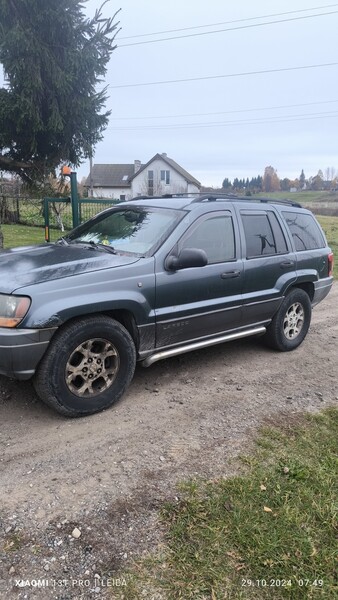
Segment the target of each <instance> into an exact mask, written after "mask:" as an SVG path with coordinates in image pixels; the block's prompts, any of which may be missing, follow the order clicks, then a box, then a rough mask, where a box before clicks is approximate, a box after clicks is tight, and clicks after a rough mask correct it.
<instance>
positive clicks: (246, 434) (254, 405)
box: [0, 283, 338, 600]
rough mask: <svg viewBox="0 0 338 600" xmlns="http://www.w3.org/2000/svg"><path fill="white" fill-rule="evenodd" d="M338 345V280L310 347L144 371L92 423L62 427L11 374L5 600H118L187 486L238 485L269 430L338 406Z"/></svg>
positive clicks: (212, 356)
mask: <svg viewBox="0 0 338 600" xmlns="http://www.w3.org/2000/svg"><path fill="white" fill-rule="evenodd" d="M337 340H338V284H337V283H335V285H334V286H333V290H332V292H331V293H330V295H329V296H328V298H327V299H326V300H325V301H324V302H323V303H322V304H320V305H319V306H318V307H316V308H315V309H314V312H313V319H312V325H311V329H310V332H309V334H308V336H307V338H306V340H305V341H304V343H303V344H302V346H301V347H300V348H299V349H298V350H296V351H294V352H291V353H278V352H274V351H272V350H269V349H266V348H265V347H264V346H262V344H261V343H260V341H259V340H256V339H247V340H243V341H241V342H235V343H231V344H230V343H229V344H224V345H222V346H215V347H213V348H210V349H208V350H204V351H198V352H194V353H192V354H189V355H188V354H187V355H183V356H181V357H177V358H172V359H169V360H167V361H163V362H161V363H157V364H155V365H154V366H153V367H151V368H149V369H143V368H142V367H139V368H138V369H137V371H136V375H135V378H134V381H133V383H132V385H131V387H130V388H129V391H128V393H127V394H126V395H125V396H124V398H123V399H122V400H121V401H120V402H119V403H118V404H117V405H116V406H115V407H113V408H112V409H110V410H108V411H106V412H104V413H101V414H98V415H94V416H91V417H85V418H82V419H76V420H74V419H71V420H70V419H66V418H63V417H60V416H59V415H57V414H56V413H54V412H53V411H52V410H50V409H49V408H47V407H46V406H44V405H43V404H41V402H40V401H39V400H38V399H37V398H36V396H35V394H34V391H33V389H32V387H31V386H30V384H28V383H25V382H21V383H18V382H15V381H12V380H7V379H5V378H3V377H0V409H1V414H2V418H1V425H0V444H1V448H2V451H1V455H0V511H1V512H0V548H1V552H0V597H1V598H5V597H6V598H28V599H33V598H34V599H35V598H43V599H44V598H46V599H49V598H58V599H59V600H61V599H63V600H66V599H67V600H68V599H69V598H93V597H97V598H106V597H109V598H114V589H113V588H114V586H117V585H123V584H124V580H123V577H124V575H123V573H124V570H125V567H126V565H128V562H129V560H130V559H132V558H133V557H135V556H138V555H140V554H142V553H145V552H147V551H149V550H154V549H155V548H156V546H157V544H158V543H160V542H161V528H160V527H159V525H158V520H157V509H158V507H159V505H160V504H161V502H162V501H163V499H165V498H167V499H168V498H169V499H174V498H175V496H176V495H177V493H178V492H177V487H176V484H177V482H179V481H180V480H182V479H184V478H187V477H190V476H203V477H208V478H213V477H219V476H229V475H231V474H233V473H235V472H236V470H237V468H238V467H237V462H236V457H237V456H238V454H240V453H243V452H244V453H245V452H250V449H251V447H252V440H253V436H254V434H255V433H256V431H257V428H258V427H259V426H260V425H261V424H266V423H269V424H271V423H275V424H278V423H281V422H283V421H285V420H290V419H297V417H298V415H299V414H300V413H302V412H304V411H308V412H315V411H318V410H321V409H323V408H324V407H327V406H333V405H337V404H338V384H337V375H336V371H337V365H338V343H337ZM76 529H77V530H78V532H76ZM74 530H75V531H74ZM76 534H78V535H79V537H78V538H76ZM95 575H99V576H100V577H101V579H99V578H98V577H95ZM108 575H110V579H106V577H107V576H108ZM60 580H62V582H60ZM81 581H82V583H80V582H81ZM32 582H33V583H32ZM34 582H35V583H34ZM59 582H60V583H59ZM38 584H39V585H40V586H42V587H39V588H37V587H33V586H36V585H38Z"/></svg>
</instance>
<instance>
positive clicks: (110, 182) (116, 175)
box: [85, 153, 201, 200]
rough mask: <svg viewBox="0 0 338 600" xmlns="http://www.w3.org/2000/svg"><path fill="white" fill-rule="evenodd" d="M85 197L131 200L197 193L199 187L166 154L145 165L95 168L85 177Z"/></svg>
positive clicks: (138, 163)
mask: <svg viewBox="0 0 338 600" xmlns="http://www.w3.org/2000/svg"><path fill="white" fill-rule="evenodd" d="M85 187H86V188H87V189H88V196H93V197H94V198H115V199H119V200H130V199H131V198H135V197H136V196H157V195H163V194H183V193H189V192H191V193H196V192H199V191H200V188H201V184H200V182H199V181H198V180H197V179H195V177H193V176H192V175H190V173H188V171H186V170H185V169H183V167H181V166H180V165H179V164H178V163H177V162H175V161H174V160H173V159H172V158H169V157H168V156H167V155H166V154H165V153H163V154H155V156H153V158H151V159H150V160H149V161H148V162H147V163H146V164H142V163H141V161H139V160H135V161H134V163H133V164H115V165H114V164H105V165H103V164H96V165H93V167H92V172H91V174H89V176H88V177H87V180H86V182H85Z"/></svg>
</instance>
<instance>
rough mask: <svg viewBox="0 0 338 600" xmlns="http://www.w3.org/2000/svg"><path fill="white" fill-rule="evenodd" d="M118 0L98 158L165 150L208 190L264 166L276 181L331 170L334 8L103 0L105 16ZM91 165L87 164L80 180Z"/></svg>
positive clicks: (321, 0) (337, 164)
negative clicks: (275, 175)
mask: <svg viewBox="0 0 338 600" xmlns="http://www.w3.org/2000/svg"><path fill="white" fill-rule="evenodd" d="M100 4H101V0H88V2H87V3H86V4H85V11H86V12H87V13H88V14H89V15H92V14H93V13H94V10H95V8H97V7H98V6H100ZM121 5H122V10H121V11H120V12H119V14H118V17H117V19H118V20H119V21H120V27H121V28H122V29H121V31H120V33H119V34H118V36H117V38H116V42H117V45H118V47H117V49H116V50H115V51H114V52H113V54H112V57H111V60H110V63H109V67H108V72H107V77H106V84H107V85H108V86H109V88H108V93H109V100H108V103H107V108H109V109H111V110H112V115H111V118H110V123H109V126H108V129H107V130H106V132H105V134H104V140H103V141H102V142H101V143H100V144H99V145H98V146H97V148H96V151H95V158H94V162H95V163H132V162H133V161H134V160H135V159H139V160H141V161H142V162H147V161H148V160H149V159H150V158H151V157H152V156H153V155H154V154H156V153H157V152H160V153H161V152H166V153H167V154H168V156H170V157H171V158H173V159H174V160H176V161H177V162H178V163H179V164H180V165H182V166H183V167H184V168H185V169H187V170H188V171H189V172H190V173H191V174H192V175H193V176H195V177H196V178H197V179H199V180H200V181H201V182H202V184H203V185H213V186H215V187H216V186H220V185H221V183H222V181H223V179H224V178H225V177H228V178H230V179H233V178H234V177H249V178H250V177H252V176H256V175H257V174H263V173H264V168H265V167H266V166H267V165H272V166H273V167H275V169H277V171H278V174H279V176H280V178H283V177H289V178H294V177H297V176H299V174H300V172H301V170H302V169H304V172H305V175H306V177H309V176H310V175H315V174H316V173H317V172H318V170H319V169H322V170H323V171H324V170H325V169H326V168H327V167H334V168H336V169H338V152H337V150H338V148H337V138H338V135H337V117H338V90H337V86H338V76H337V74H338V53H337V50H336V47H337V42H336V40H337V30H338V3H333V2H332V3H330V2H329V0H327V1H326V2H325V0H310V2H309V0H272V1H271V0H269V1H265V0H256V1H255V2H252V1H249V0H236V1H226V0H209V1H208V2H206V1H205V0H203V1H202V0H184V1H183V0H170V2H163V1H162V2H161V1H159V0H143V1H140V0H138V1H136V0H123V2H122V0H109V2H108V3H107V4H106V5H105V6H104V8H103V14H104V16H111V15H112V14H113V13H114V12H115V11H116V10H118V9H119V8H120V6H121ZM309 9H311V10H309ZM287 13H289V14H287ZM324 13H326V14H324ZM314 15H315V16H314ZM320 15H321V16H320ZM269 23H270V24H269ZM179 29H180V30H181V31H177V30H179ZM170 30H176V31H170ZM220 30H223V31H220ZM215 31H219V32H218V33H212V32H215ZM154 32H163V33H160V34H158V35H148V36H145V37H141V36H144V34H153V33H154ZM209 32H211V33H209ZM196 34H203V35H196ZM177 36H182V37H181V39H169V40H164V41H157V42H154V40H159V39H162V40H163V38H176V37H177ZM140 42H142V43H140ZM144 42H151V43H144ZM330 63H331V64H330ZM332 63H336V64H334V65H332ZM319 65H326V66H319ZM300 67H307V68H300ZM264 71H265V72H264ZM267 71H269V72H267ZM259 72H260V73H259ZM194 78H196V80H195V81H179V82H175V83H159V82H167V81H172V80H187V79H194ZM156 83H157V84H156ZM145 84H146V85H145ZM155 84H156V85H155ZM130 86H133V87H130ZM88 172H89V165H88V164H87V163H84V164H83V165H82V166H81V168H80V169H79V171H78V173H79V178H81V177H82V176H84V175H88Z"/></svg>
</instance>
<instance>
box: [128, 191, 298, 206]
mask: <svg viewBox="0 0 338 600" xmlns="http://www.w3.org/2000/svg"><path fill="white" fill-rule="evenodd" d="M189 196H193V200H191V204H194V203H195V202H217V200H230V201H231V200H233V201H236V202H261V203H262V204H284V205H286V206H294V207H296V208H302V205H301V204H299V202H294V201H293V200H282V199H281V198H276V199H275V198H259V197H256V196H237V194H217V193H209V194H208V193H205V192H183V193H178V194H162V195H160V194H158V195H157V196H135V197H134V198H132V200H152V199H156V198H187V197H189Z"/></svg>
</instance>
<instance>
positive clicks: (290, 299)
mask: <svg viewBox="0 0 338 600" xmlns="http://www.w3.org/2000/svg"><path fill="white" fill-rule="evenodd" d="M311 312H312V309H311V301H310V298H309V296H308V294H307V293H306V292H304V290H301V289H299V288H297V289H293V290H292V291H291V292H289V293H288V294H287V296H285V298H284V300H283V302H282V304H281V305H280V307H279V309H278V311H277V313H276V314H275V316H274V318H273V320H272V322H271V324H270V325H269V327H268V329H267V332H266V334H265V336H264V338H263V339H264V341H265V342H266V344H267V345H268V346H270V347H271V348H275V349H276V350H281V351H283V352H286V351H289V350H295V348H298V346H299V345H300V344H301V343H302V341H303V340H304V338H305V336H306V334H307V332H308V330H309V327H310V322H311Z"/></svg>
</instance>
